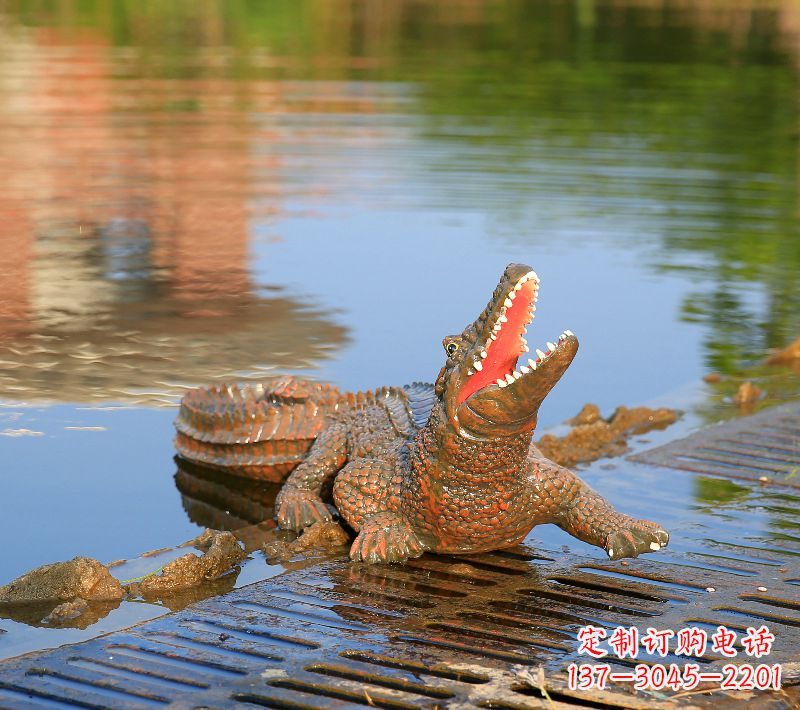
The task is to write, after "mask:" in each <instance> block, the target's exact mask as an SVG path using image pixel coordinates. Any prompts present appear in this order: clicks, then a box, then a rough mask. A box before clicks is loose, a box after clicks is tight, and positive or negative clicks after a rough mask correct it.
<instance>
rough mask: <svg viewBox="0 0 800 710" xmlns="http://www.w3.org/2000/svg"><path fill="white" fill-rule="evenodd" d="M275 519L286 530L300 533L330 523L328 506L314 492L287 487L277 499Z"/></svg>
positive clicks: (331, 517) (331, 518)
mask: <svg viewBox="0 0 800 710" xmlns="http://www.w3.org/2000/svg"><path fill="white" fill-rule="evenodd" d="M275 517H276V518H277V519H278V525H280V526H281V527H282V528H283V529H284V530H294V531H296V532H300V531H301V530H303V529H304V528H307V527H310V526H311V525H313V524H314V523H318V522H330V521H331V520H333V516H332V515H331V513H330V511H329V510H328V506H326V505H325V503H323V502H322V499H321V498H320V497H319V496H318V495H317V494H316V493H314V492H313V491H308V490H304V489H302V488H295V487H294V486H289V485H286V486H284V487H283V488H282V489H281V492H280V493H279V494H278V497H277V498H276V499H275Z"/></svg>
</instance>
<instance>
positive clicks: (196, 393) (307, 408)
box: [175, 377, 341, 483]
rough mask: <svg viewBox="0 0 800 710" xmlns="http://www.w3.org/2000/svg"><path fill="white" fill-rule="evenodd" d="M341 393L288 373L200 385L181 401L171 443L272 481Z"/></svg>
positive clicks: (186, 454) (190, 455) (200, 459)
mask: <svg viewBox="0 0 800 710" xmlns="http://www.w3.org/2000/svg"><path fill="white" fill-rule="evenodd" d="M340 395H341V393H340V392H339V390H338V389H336V388H335V387H331V386H330V385H322V384H316V383H311V382H304V381H302V380H297V379H295V378H293V377H282V378H279V379H277V380H275V381H273V382H271V383H269V384H268V385H267V386H266V387H265V386H260V385H259V386H239V385H230V386H227V385H222V386H213V387H199V388H197V389H193V390H190V391H189V392H187V393H186V395H185V396H184V397H183V400H182V401H181V407H180V410H179V412H178V417H177V418H176V420H175V429H176V430H177V434H176V437H175V448H176V449H177V451H178V454H179V455H180V456H181V457H183V458H185V459H187V460H189V461H193V462H196V463H200V464H203V465H205V466H212V467H214V468H219V469H223V470H225V471H228V472H229V473H234V474H239V475H245V476H249V477H252V478H259V479H263V480H266V481H272V482H275V483H277V482H280V481H282V480H283V479H284V478H285V476H286V474H287V473H289V471H291V470H292V469H294V468H295V467H296V466H297V465H298V464H299V463H300V462H301V461H302V460H303V459H304V458H305V456H306V454H307V453H308V450H309V448H310V447H311V445H312V444H313V442H314V439H316V437H317V436H318V435H319V433H320V432H322V431H323V430H324V428H325V416H326V414H327V413H328V412H330V411H333V408H334V407H335V406H336V402H337V401H338V400H339V397H340Z"/></svg>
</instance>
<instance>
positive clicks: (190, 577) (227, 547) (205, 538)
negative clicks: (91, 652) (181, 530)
mask: <svg viewBox="0 0 800 710" xmlns="http://www.w3.org/2000/svg"><path fill="white" fill-rule="evenodd" d="M195 542H196V543H197V546H198V547H202V548H204V549H205V551H204V552H203V554H202V555H201V556H199V557H198V556H197V555H195V554H194V553H193V552H190V553H188V554H186V555H183V556H182V557H179V558H178V559H177V560H173V561H172V562H170V563H169V564H167V565H165V566H164V568H163V569H162V570H161V572H160V573H159V574H154V575H151V576H149V577H145V578H144V579H142V580H140V581H137V582H131V583H130V584H128V585H126V587H125V588H126V589H127V591H128V593H129V594H131V595H132V596H142V597H161V596H163V595H167V594H170V593H171V592H174V591H177V590H181V589H187V588H189V587H194V586H197V585H199V584H201V583H202V582H204V581H206V580H212V579H216V578H217V577H220V576H222V575H224V574H225V573H226V572H229V571H230V570H231V569H232V568H233V567H234V566H236V565H237V564H239V563H240V562H241V561H242V560H244V558H245V557H247V553H246V552H245V551H244V550H243V549H242V548H241V546H240V545H239V541H238V540H237V539H236V537H235V536H234V535H233V533H230V532H216V531H206V532H205V533H204V534H203V535H201V536H200V537H199V538H197V539H196V541H195Z"/></svg>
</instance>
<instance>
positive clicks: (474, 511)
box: [176, 264, 669, 563]
mask: <svg viewBox="0 0 800 710" xmlns="http://www.w3.org/2000/svg"><path fill="white" fill-rule="evenodd" d="M538 290H539V279H538V277H537V276H536V274H535V273H534V272H533V271H532V270H531V269H530V267H528V266H525V265H520V264H511V265H509V266H508V267H507V268H506V270H505V272H504V274H503V276H502V278H501V280H500V282H499V284H498V285H497V288H496V289H495V291H494V294H493V295H492V298H491V300H490V301H489V304H488V305H487V306H486V308H485V309H484V310H483V312H482V313H481V314H480V315H479V316H478V318H477V320H475V322H474V323H472V324H470V325H469V326H467V328H466V329H465V330H464V332H463V333H461V334H460V335H454V336H448V337H446V338H445V339H444V341H443V342H444V348H445V351H446V354H447V360H446V362H445V365H444V367H443V368H442V369H441V371H440V373H439V376H438V377H437V379H436V383H435V385H433V386H431V385H424V384H420V383H417V384H414V385H410V386H407V387H403V388H395V387H386V388H381V389H379V390H376V391H374V392H366V393H356V394H352V393H347V394H340V393H337V392H335V390H317V391H314V392H312V391H307V390H304V389H303V386H302V385H301V386H300V389H301V390H302V391H301V392H300V395H301V396H299V397H298V396H297V394H296V393H295V398H294V399H292V398H291V397H290V398H289V399H291V401H292V402H293V404H294V406H298V403H301V402H302V404H300V405H299V406H300V408H301V409H302V410H303V412H304V414H303V416H301V417H299V419H301V420H302V422H304V425H303V426H304V427H305V429H306V430H311V429H313V430H314V433H313V436H305V438H303V437H302V436H301V437H300V438H301V439H302V440H303V441H304V442H306V444H305V449H303V451H302V453H301V454H300V455H298V454H297V453H296V452H295V454H294V457H295V458H294V460H293V462H292V464H291V465H294V464H295V463H296V460H298V459H300V458H302V457H303V456H304V458H302V462H301V463H300V464H299V465H298V466H297V467H296V468H295V469H294V470H293V472H292V473H291V474H290V476H289V478H288V479H287V480H286V483H285V484H284V486H283V488H282V489H281V491H280V493H279V494H278V498H277V499H276V503H275V509H276V517H277V519H278V522H279V523H280V525H281V526H282V527H284V528H289V529H292V530H297V531H300V530H302V529H303V528H305V527H308V526H310V525H312V524H313V523H315V522H318V521H325V520H330V519H331V512H330V510H329V508H328V506H327V505H326V504H325V502H324V500H323V498H324V497H325V495H326V491H328V490H330V486H331V483H332V492H333V501H334V503H335V505H336V509H337V510H338V512H339V514H340V516H341V517H342V518H343V519H344V520H345V521H346V522H347V523H348V524H349V525H350V527H352V528H353V529H354V530H355V531H356V532H357V533H358V535H357V537H356V539H355V541H354V542H353V545H352V548H351V551H350V557H351V558H352V559H353V560H355V561H364V562H369V563H372V562H399V561H403V560H406V559H408V558H410V557H418V556H419V555H421V554H422V553H423V552H425V551H426V550H429V551H433V552H441V553H455V554H458V553H474V552H484V551H489V550H496V549H501V548H505V547H510V546H513V545H515V544H517V543H519V542H521V541H522V540H523V539H524V538H525V536H526V535H527V534H528V532H530V530H531V529H532V528H533V527H534V526H536V525H539V524H542V523H555V524H556V525H558V526H559V527H561V528H562V529H563V530H565V531H566V532H568V533H570V534H571V535H574V536H575V537H577V538H579V539H581V540H584V541H585V542H588V543H590V544H593V545H597V546H599V547H602V548H603V549H604V550H605V551H606V552H607V554H608V556H609V557H610V558H611V559H619V558H622V557H636V556H637V555H639V554H641V553H644V552H650V551H656V550H659V549H661V548H662V547H664V546H666V544H667V543H668V541H669V535H668V533H667V532H666V531H665V530H663V529H662V528H661V527H660V526H659V525H657V524H656V523H653V522H650V521H647V520H637V519H635V518H631V517H629V516H627V515H624V514H622V513H619V512H617V511H616V510H614V508H613V507H612V506H611V505H610V504H609V503H608V502H607V501H606V500H605V499H603V498H602V497H601V496H600V495H598V494H597V493H595V492H594V491H592V490H591V489H590V488H589V487H588V486H587V485H586V484H584V483H583V482H582V481H581V480H580V479H578V478H577V476H575V475H574V474H573V473H572V472H571V471H569V470H568V469H566V468H563V467H561V466H558V465H557V464H555V463H553V462H552V461H550V460H548V459H546V458H545V457H544V456H542V455H541V453H540V452H539V451H538V449H537V448H536V447H535V446H534V445H533V444H532V441H531V440H532V437H533V432H534V429H535V428H536V421H537V414H538V410H539V406H540V405H541V403H542V401H543V400H544V398H545V396H546V395H547V394H548V393H549V392H550V390H551V389H552V388H553V387H554V386H555V384H556V383H557V382H558V380H559V379H560V378H561V376H562V375H563V374H564V372H565V371H566V369H567V368H568V367H569V365H570V363H571V362H572V360H573V358H574V357H575V354H576V352H577V350H578V340H577V338H576V337H575V335H574V334H573V333H571V332H570V331H564V333H562V335H561V336H560V337H559V338H558V341H557V343H547V346H546V347H547V350H546V351H544V352H543V351H541V350H536V355H537V357H536V359H535V360H534V359H529V360H528V361H527V364H525V365H520V366H517V361H518V358H519V357H520V356H521V355H523V354H524V353H526V352H528V346H527V342H526V340H525V337H524V335H525V333H526V332H527V331H526V326H527V325H528V324H529V323H530V322H531V320H532V319H533V317H534V311H535V310H536V299H537V296H538ZM282 387H284V388H285V387H286V383H284V384H283V385H282ZM310 387H312V388H313V387H315V386H310ZM194 397H195V399H194V400H193V402H194V408H193V409H191V410H190V409H187V410H186V411H184V409H183V408H182V414H181V415H179V418H178V421H177V422H176V426H177V427H178V430H179V439H180V438H181V436H183V437H184V442H183V450H181V448H180V447H179V452H180V453H181V454H182V455H184V456H187V457H188V458H193V457H194V458H197V459H198V460H202V457H201V456H197V455H196V454H198V452H199V453H203V454H204V455H205V457H206V463H212V464H215V465H224V464H225V463H226V461H228V462H230V461H233V460H234V459H235V460H236V463H235V465H236V466H244V467H245V468H246V470H247V472H248V473H250V474H251V475H253V474H254V472H255V471H256V468H257V467H255V468H254V467H253V465H252V461H250V460H249V459H248V458H247V454H246V451H247V450H248V447H252V446H253V445H258V446H264V445H268V443H269V442H268V440H269V438H270V437H268V436H265V434H264V431H263V429H264V427H263V422H262V421H260V420H259V417H258V416H257V415H256V410H257V408H258V407H259V406H263V407H267V408H268V411H275V412H277V413H278V414H275V415H273V416H274V417H275V419H276V421H280V420H281V416H280V412H281V408H280V405H281V401H280V398H281V397H284V398H285V397H286V394H285V393H279V395H278V399H275V397H274V396H273V395H272V394H271V393H270V394H269V396H265V393H263V392H262V393H261V394H260V395H242V394H240V393H238V392H235V391H232V390H228V397H225V396H224V393H223V391H222V390H220V389H218V390H216V394H215V395H214V396H212V397H209V396H206V397H205V399H204V398H203V396H202V394H196V395H194ZM303 397H305V400H303ZM203 401H206V402H210V403H211V404H210V405H209V406H206V407H203V406H202V405H201V403H202V402H203ZM237 401H238V402H239V404H238V405H237ZM245 402H247V404H245ZM286 403H287V402H286V401H284V402H283V404H284V405H286ZM198 412H200V413H199V414H198ZM204 417H205V418H204ZM296 418H297V417H292V420H293V421H294V420H295V419H296ZM214 422H217V423H219V422H222V423H223V424H224V426H223V427H222V428H223V429H225V430H226V431H227V434H226V435H225V441H224V443H222V444H220V443H216V442H215V441H214V440H213V437H209V431H211V430H212V429H213V428H214V427H213V424H214ZM269 428H270V429H272V428H276V429H280V428H281V427H280V426H278V425H276V427H272V426H270V427H269ZM283 428H284V429H285V430H286V431H289V432H293V431H294V428H296V427H293V426H292V425H290V424H285V425H284V427H283ZM301 428H302V427H301ZM192 432H194V433H192ZM196 435H204V436H205V438H206V442H205V443H204V444H197V443H195V444H192V441H196V440H197V439H198V436H196ZM314 436H315V437H316V438H314ZM273 438H274V435H273ZM312 439H313V443H310V442H311V441H312ZM220 446H223V447H227V451H228V453H226V451H225V450H220V448H219V447H220ZM203 447H206V448H203ZM208 447H211V453H209V451H208V450H207V449H208ZM268 448H269V447H268ZM301 448H302V447H301ZM273 449H274V447H273ZM242 452H244V453H242ZM306 452H307V453H306ZM234 454H235V455H234ZM274 454H275V452H274V451H273V450H272V449H271V450H270V455H269V456H267V457H266V460H269V461H273V460H275V455H274ZM262 458H263V457H262ZM211 459H213V460H211ZM278 460H282V459H281V458H280V456H278ZM288 465H289V464H287V466H288ZM284 469H285V466H284V468H282V469H281V470H284Z"/></svg>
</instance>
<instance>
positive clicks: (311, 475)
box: [275, 424, 348, 532]
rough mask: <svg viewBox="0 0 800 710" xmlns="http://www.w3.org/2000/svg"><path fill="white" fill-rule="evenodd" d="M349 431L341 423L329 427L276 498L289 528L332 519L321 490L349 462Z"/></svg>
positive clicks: (280, 516) (280, 517)
mask: <svg viewBox="0 0 800 710" xmlns="http://www.w3.org/2000/svg"><path fill="white" fill-rule="evenodd" d="M347 441H348V438H347V430H346V428H345V427H344V426H343V425H341V424H333V425H331V426H330V427H329V428H327V429H325V430H324V431H323V432H322V433H321V434H320V435H319V437H318V438H317V439H316V441H314V443H313V445H312V446H311V449H310V450H309V452H308V457H307V458H306V459H305V461H303V463H301V464H300V465H299V466H298V467H297V468H296V469H295V470H294V471H293V472H292V474H291V475H290V476H289V478H287V479H286V483H284V484H283V488H281V490H280V493H278V496H277V498H276V499H275V517H276V518H277V520H278V524H279V525H280V526H281V527H282V528H284V529H287V530H296V531H298V532H299V531H300V530H302V529H303V528H307V527H309V526H310V525H313V524H314V523H316V522H320V521H328V520H332V517H331V514H330V512H329V511H328V507H327V506H326V505H325V503H323V502H322V498H321V496H320V493H321V491H322V487H323V486H324V485H325V482H326V481H327V480H328V479H330V477H331V476H335V475H336V473H337V471H339V470H340V469H341V468H342V466H344V464H345V463H346V461H347V455H348V444H347Z"/></svg>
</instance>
